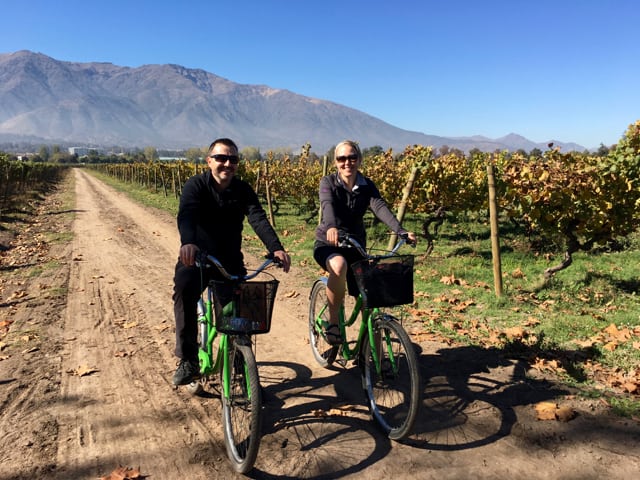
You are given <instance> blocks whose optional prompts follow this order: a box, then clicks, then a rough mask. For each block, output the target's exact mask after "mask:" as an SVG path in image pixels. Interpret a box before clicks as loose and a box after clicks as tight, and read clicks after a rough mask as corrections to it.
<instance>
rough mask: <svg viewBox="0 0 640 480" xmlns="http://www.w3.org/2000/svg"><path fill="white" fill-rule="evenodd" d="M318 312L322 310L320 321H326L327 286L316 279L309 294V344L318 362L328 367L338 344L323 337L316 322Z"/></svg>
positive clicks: (336, 351)
mask: <svg viewBox="0 0 640 480" xmlns="http://www.w3.org/2000/svg"><path fill="white" fill-rule="evenodd" d="M323 310H324V312H322V311H323ZM320 312H322V321H324V322H327V323H328V322H329V309H328V306H327V286H326V285H325V284H324V282H322V281H320V280H318V281H317V282H316V283H314V284H313V287H312V288H311V295H309V344H310V345H311V351H312V352H313V356H314V358H315V359H316V361H317V362H318V364H320V366H322V367H328V366H330V365H331V364H332V363H333V362H334V361H335V360H336V356H337V355H338V348H339V346H338V345H331V344H330V343H329V342H327V339H326V338H325V337H324V335H323V333H322V327H321V326H320V325H318V323H317V322H316V319H317V318H318V316H320Z"/></svg>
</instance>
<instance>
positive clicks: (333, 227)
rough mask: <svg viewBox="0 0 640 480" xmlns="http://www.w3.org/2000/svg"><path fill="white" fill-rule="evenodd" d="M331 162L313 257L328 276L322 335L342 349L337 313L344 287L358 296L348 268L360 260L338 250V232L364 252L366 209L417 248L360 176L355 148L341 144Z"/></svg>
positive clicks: (359, 157)
mask: <svg viewBox="0 0 640 480" xmlns="http://www.w3.org/2000/svg"><path fill="white" fill-rule="evenodd" d="M334 158H335V166H336V168H337V172H335V173H332V174H331V175H327V176H326V177H323V178H322V179H321V180H320V209H321V212H322V220H321V222H320V225H319V226H318V228H317V229H316V239H315V244H314V250H313V257H314V258H315V260H316V262H318V264H319V265H320V266H321V267H322V268H324V269H325V270H327V272H329V279H328V281H327V300H328V303H329V326H328V327H327V331H326V332H325V333H326V338H327V341H328V342H329V343H330V344H332V345H339V344H341V343H342V336H341V334H340V329H339V327H338V312H339V310H340V305H342V302H343V301H344V295H345V287H346V286H348V290H349V294H350V295H354V296H355V295H357V294H358V289H357V286H356V284H355V278H354V277H353V273H352V272H351V269H350V268H348V267H349V265H351V264H352V263H354V262H356V261H358V260H360V259H361V258H362V257H361V256H360V254H359V253H358V252H357V250H356V249H354V248H340V247H338V232H339V231H343V232H345V233H348V234H349V235H350V236H352V237H354V238H355V239H356V240H357V241H358V242H359V243H360V244H361V245H362V246H366V231H365V227H364V221H363V218H364V215H365V213H366V211H367V209H368V208H370V209H371V211H372V212H373V213H374V215H375V216H376V217H378V219H380V221H382V222H383V223H384V224H386V225H387V226H388V227H389V228H390V229H391V230H393V231H394V232H396V233H397V234H404V233H407V234H408V236H409V241H410V242H412V243H415V241H416V236H415V234H414V233H413V232H407V231H406V230H404V229H403V228H402V226H401V225H400V222H399V221H398V220H397V219H396V218H395V217H394V215H393V213H391V210H389V207H388V206H387V204H386V203H385V201H384V200H383V199H382V197H381V196H380V192H379V191H378V188H377V187H376V186H375V184H374V183H373V182H372V181H371V180H370V179H369V178H367V177H365V176H364V175H362V174H361V173H360V172H359V170H358V169H359V168H360V165H361V164H362V153H361V151H360V147H359V146H358V144H357V143H356V142H354V141H351V140H344V141H342V142H340V143H339V144H338V145H337V146H336V148H335V151H334Z"/></svg>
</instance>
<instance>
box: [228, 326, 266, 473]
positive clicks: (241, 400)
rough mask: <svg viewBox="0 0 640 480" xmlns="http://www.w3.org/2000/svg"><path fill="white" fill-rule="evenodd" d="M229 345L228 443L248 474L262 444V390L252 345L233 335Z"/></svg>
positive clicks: (238, 464)
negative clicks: (233, 337) (234, 337)
mask: <svg viewBox="0 0 640 480" xmlns="http://www.w3.org/2000/svg"><path fill="white" fill-rule="evenodd" d="M228 347H229V357H228V360H229V362H230V364H229V365H230V369H231V370H230V384H229V393H230V398H226V397H225V395H224V391H223V393H222V421H223V430H224V443H225V446H226V449H227V456H228V457H229V460H230V461H231V465H232V466H233V469H234V470H235V471H236V472H238V473H242V474H244V473H247V472H248V471H250V470H251V469H252V468H253V465H254V463H255V461H256V458H257V456H258V449H259V448H260V436H261V431H260V430H261V423H262V393H261V389H260V378H259V377H258V366H257V364H256V359H255V356H254V354H253V351H252V350H251V346H250V345H243V344H240V343H239V342H238V339H235V340H232V339H231V338H230V339H229V343H228ZM221 375H222V373H221Z"/></svg>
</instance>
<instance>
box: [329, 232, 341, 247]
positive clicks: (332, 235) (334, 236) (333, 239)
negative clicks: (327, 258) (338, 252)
mask: <svg viewBox="0 0 640 480" xmlns="http://www.w3.org/2000/svg"><path fill="white" fill-rule="evenodd" d="M339 241H340V231H339V230H338V229H337V228H336V227H331V228H329V229H328V230H327V242H329V243H330V244H331V245H335V246H338V242H339Z"/></svg>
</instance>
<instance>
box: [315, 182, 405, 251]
mask: <svg viewBox="0 0 640 480" xmlns="http://www.w3.org/2000/svg"><path fill="white" fill-rule="evenodd" d="M368 208H370V209H371V211H372V212H373V214H374V215H375V216H376V217H378V219H380V221H382V222H383V223H384V224H385V225H387V226H388V227H389V228H390V229H391V230H393V231H394V232H396V233H401V232H404V230H402V227H401V226H400V222H399V221H398V220H397V219H396V217H394V216H393V213H392V212H391V210H389V207H388V206H387V204H386V202H385V201H384V200H383V199H382V197H381V196H380V192H379V191H378V188H377V187H376V186H375V184H374V183H373V182H372V181H371V180H370V179H369V178H367V177H365V176H364V175H362V174H361V173H358V177H357V179H356V185H355V186H354V188H353V191H351V192H349V191H348V190H347V189H346V188H345V187H344V183H343V182H342V180H341V179H340V176H339V175H338V173H332V174H331V175H327V176H326V177H323V178H322V179H321V180H320V209H321V211H322V221H321V222H320V225H319V226H318V228H317V229H316V242H315V244H316V247H317V246H319V245H322V244H326V242H327V230H328V229H329V228H331V227H336V228H338V229H339V230H344V231H346V232H347V233H349V234H350V235H352V236H353V237H355V238H356V240H358V242H359V243H360V244H361V245H363V246H366V238H367V237H366V230H365V227H364V221H363V218H364V214H365V213H366V211H367V209H368Z"/></svg>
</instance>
